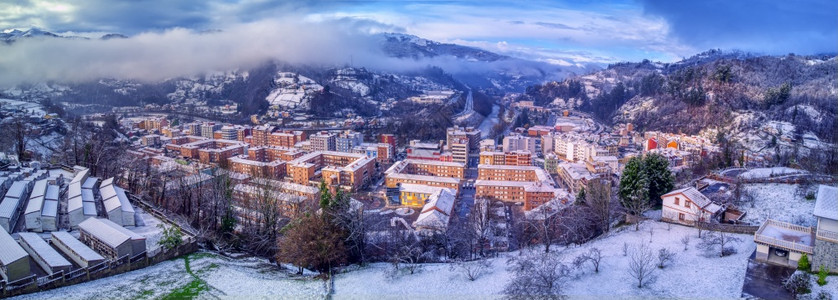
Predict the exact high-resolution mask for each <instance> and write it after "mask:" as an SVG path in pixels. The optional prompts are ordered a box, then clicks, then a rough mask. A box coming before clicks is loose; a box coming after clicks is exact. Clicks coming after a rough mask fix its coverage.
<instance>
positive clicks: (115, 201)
mask: <svg viewBox="0 0 838 300" xmlns="http://www.w3.org/2000/svg"><path fill="white" fill-rule="evenodd" d="M121 206H122V202H119V198H117V197H113V198H110V199H108V200H105V211H106V212H109V213H110V212H112V211H114V210H116V209H120V207H121ZM120 210H122V209H120Z"/></svg>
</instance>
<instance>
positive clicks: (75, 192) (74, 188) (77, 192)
mask: <svg viewBox="0 0 838 300" xmlns="http://www.w3.org/2000/svg"><path fill="white" fill-rule="evenodd" d="M76 197H81V183H80V182H76V183H71V184H70V187H69V188H67V199H73V198H76Z"/></svg>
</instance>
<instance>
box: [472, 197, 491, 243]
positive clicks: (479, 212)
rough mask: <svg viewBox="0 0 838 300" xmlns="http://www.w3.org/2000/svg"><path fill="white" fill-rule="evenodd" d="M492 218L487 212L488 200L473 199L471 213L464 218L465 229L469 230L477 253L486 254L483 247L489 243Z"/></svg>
mask: <svg viewBox="0 0 838 300" xmlns="http://www.w3.org/2000/svg"><path fill="white" fill-rule="evenodd" d="M492 223H493V222H492V220H491V218H490V214H489V200H488V199H475V200H474V206H473V207H472V209H471V213H470V214H469V215H468V219H467V220H466V228H467V229H466V230H468V231H470V233H471V235H472V237H473V238H472V239H471V240H472V241H473V242H474V243H475V245H474V246H475V247H474V248H475V249H477V251H478V253H477V254H478V255H480V256H486V253H485V248H486V245H488V244H489V242H490V239H491V237H492V226H493V224H492Z"/></svg>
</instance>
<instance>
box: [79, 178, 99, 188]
mask: <svg viewBox="0 0 838 300" xmlns="http://www.w3.org/2000/svg"><path fill="white" fill-rule="evenodd" d="M97 181H99V178H96V177H88V178H87V179H86V180H85V181H84V183H82V185H81V188H83V189H93V188H94V187H96V182H97Z"/></svg>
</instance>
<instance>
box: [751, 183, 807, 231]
mask: <svg viewBox="0 0 838 300" xmlns="http://www.w3.org/2000/svg"><path fill="white" fill-rule="evenodd" d="M799 187H800V185H797V184H777V183H765V184H748V185H745V186H744V191H745V192H746V193H750V194H751V195H753V196H754V205H753V207H751V206H750V205H747V204H746V205H744V206H743V207H741V208H742V209H743V210H744V211H746V212H747V214H746V215H745V221H746V222H748V223H751V224H754V225H761V224H762V222H764V221H765V220H766V219H769V218H770V219H774V220H777V221H783V222H789V223H795V224H799V225H805V226H814V225H815V218H814V217H813V216H812V211H813V210H814V209H815V201H814V200H806V198H805V194H806V193H802V195H801V193H798V192H797V191H798V189H799Z"/></svg>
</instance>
